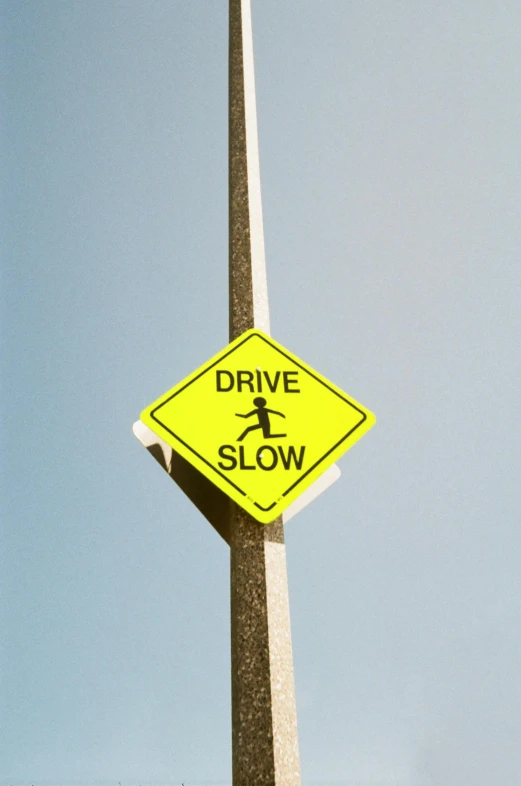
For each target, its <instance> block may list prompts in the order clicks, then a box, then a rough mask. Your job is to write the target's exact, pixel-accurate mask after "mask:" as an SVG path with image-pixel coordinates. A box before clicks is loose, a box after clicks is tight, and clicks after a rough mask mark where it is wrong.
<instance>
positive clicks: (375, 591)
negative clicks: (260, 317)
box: [0, 0, 521, 786]
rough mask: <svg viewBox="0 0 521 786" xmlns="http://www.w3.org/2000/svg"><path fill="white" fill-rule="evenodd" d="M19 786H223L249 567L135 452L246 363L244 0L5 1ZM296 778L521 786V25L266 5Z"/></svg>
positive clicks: (261, 87)
mask: <svg viewBox="0 0 521 786" xmlns="http://www.w3.org/2000/svg"><path fill="white" fill-rule="evenodd" d="M0 8H1V22H2V31H3V33H2V65H3V71H4V74H5V78H4V80H3V87H2V90H3V95H4V99H5V100H4V105H5V106H6V111H5V113H4V116H3V120H2V137H3V144H2V151H3V156H4V167H3V173H4V176H3V188H2V191H3V197H2V204H3V207H2V210H3V213H4V215H5V218H6V220H5V222H2V223H3V224H4V225H5V227H6V230H5V231H4V233H3V236H2V243H3V252H4V253H3V260H4V261H3V262H2V271H1V288H2V295H1V297H2V301H1V302H2V314H1V319H2V345H1V346H2V393H1V395H2V399H3V412H4V413H5V417H4V419H3V423H2V430H1V431H2V435H3V438H4V439H3V442H4V445H5V449H4V451H3V465H2V470H3V471H2V496H1V510H2V513H1V520H2V525H1V526H2V529H1V538H2V544H1V545H2V548H1V553H0V570H1V583H0V591H1V606H0V609H1V615H2V617H1V625H2V630H3V632H4V635H3V637H2V648H1V650H0V658H1V661H0V668H1V672H0V677H1V685H0V689H1V694H0V698H1V704H2V707H3V711H2V713H1V720H0V724H1V725H0V783H2V784H11V783H15V782H18V783H23V784H31V783H35V784H36V783H44V782H48V783H50V782H57V783H58V782H59V783H65V782H67V783H71V782H72V781H74V782H83V783H88V782H91V783H93V782H102V781H103V782H110V783H113V784H116V783H118V782H119V781H121V782H122V784H123V783H127V784H130V783H136V784H137V783H142V782H145V781H156V782H158V781H163V782H168V783H171V784H177V783H181V782H184V783H185V786H192V785H193V784H203V783H204V784H210V783H223V784H224V783H228V782H229V781H230V772H231V764H230V762H231V751H230V746H231V737H230V673H229V669H230V655H229V586H228V581H229V560H228V552H227V547H226V546H225V545H224V543H222V542H221V541H220V540H219V538H218V536H217V535H216V534H215V533H214V532H213V530H212V529H211V528H210V527H209V525H208V524H207V523H206V522H205V521H204V520H203V519H202V518H201V516H200V515H199V514H198V512H197V511H196V510H195V509H194V508H192V507H191V505H190V503H189V502H188V501H187V500H186V499H185V498H184V497H183V496H182V494H181V492H180V491H179V490H178V489H177V488H176V487H175V485H174V484H173V483H172V482H171V481H170V480H169V479H168V478H167V477H166V475H164V473H163V472H162V471H161V470H160V469H159V468H158V466H157V465H156V464H155V462H154V461H153V460H152V459H151V458H150V456H148V455H147V454H146V451H145V450H144V449H143V448H142V447H141V446H140V445H139V444H138V443H137V442H136V440H135V438H134V437H133V435H132V431H131V426H132V422H133V421H134V420H135V419H136V418H137V417H138V416H139V413H140V411H141V410H142V409H143V407H144V406H145V405H147V404H148V403H150V402H151V401H153V400H154V399H155V398H157V397H158V396H159V395H160V394H161V393H163V392H164V391H165V390H167V389H168V388H169V387H172V386H173V385H174V384H175V383H176V382H178V381H179V380H181V379H182V378H183V377H184V376H186V375H187V374H188V373H189V372H190V371H192V370H193V369H195V368H196V367H197V366H198V365H200V364H201V363H202V362H204V361H205V360H207V359H208V358H209V357H210V356H211V355H212V354H214V353H215V352H217V351H218V350H219V349H221V348H222V347H223V346H224V345H225V344H226V342H227V339H228V336H227V247H228V246H227V244H228V241H227V4H226V3H225V2H224V1H223V2H221V1H220V0H219V1H218V0H212V1H211V2H210V0H206V2H201V3H184V2H177V1H176V2H166V0H155V1H154V2H149V3H145V2H141V1H139V2H138V0H126V2H122V1H121V0H103V2H101V0H90V1H89V2H88V3H85V2H79V0H67V2H57V0H43V1H42V2H37V0H27V1H26V2H24V3H15V2H3V3H2V4H1V6H0ZM253 22H254V45H255V57H256V61H255V65H256V78H257V91H258V119H259V137H260V158H261V175H262V185H263V207H264V220H265V239H266V257H267V267H268V283H269V289H270V305H271V317H272V332H273V336H274V337H275V338H276V339H277V340H278V341H280V342H281V343H282V344H284V345H285V346H287V347H288V348H289V349H290V350H291V351H293V352H294V353H296V354H297V355H299V356H301V357H302V358H303V359H305V360H306V361H307V362H308V363H309V364H310V365H312V366H314V367H315V368H317V370H319V371H320V372H321V373H322V374H324V375H325V376H327V377H329V378H330V379H331V380H332V381H333V382H335V383H336V384H337V385H338V386H339V387H341V388H343V389H344V390H346V391H347V392H348V393H349V394H350V395H352V396H353V397H354V398H356V399H357V400H359V401H361V402H363V403H364V404H365V405H366V406H367V407H368V408H369V409H371V410H372V411H373V412H374V413H375V414H376V416H377V425H376V427H375V428H374V429H373V430H372V431H371V432H370V433H369V434H368V435H367V436H366V437H365V438H364V439H363V440H362V441H361V442H360V443H358V444H357V445H356V446H355V448H354V449H353V450H352V451H350V452H349V453H348V454H347V455H346V456H345V457H344V458H343V459H342V460H341V462H340V466H341V469H342V477H341V479H340V480H339V481H338V482H337V483H336V484H335V485H334V486H333V487H332V488H331V489H330V490H329V491H328V492H327V493H326V494H324V495H323V496H322V497H321V498H320V499H319V500H317V501H316V502H314V503H313V505H312V506H310V507H309V508H308V509H306V510H305V511H304V512H303V513H301V514H300V515H299V516H298V518H295V519H293V520H292V521H291V523H290V524H289V525H288V527H287V530H286V542H287V554H288V573H289V585H290V603H291V616H292V633H293V648H294V661H295V677H296V693H297V709H298V722H299V739H300V749H301V764H302V774H303V783H304V784H310V786H311V784H319V783H325V782H326V781H329V782H338V783H345V784H348V783H354V782H357V781H358V782H364V783H375V782H382V783H383V782H385V783H386V784H394V783H398V782H399V783H400V786H403V785H404V784H406V786H456V785H457V786H460V785H461V784H462V783H469V784H472V786H485V784H486V786H489V784H490V783H494V782H495V783H505V784H507V783H509V784H510V783H514V782H515V781H516V779H517V778H518V774H519V771H520V770H521V754H520V747H519V744H518V740H519V731H518V730H519V725H520V721H521V717H520V715H521V676H520V675H521V670H520V669H519V664H520V661H521V635H520V631H519V617H520V612H521V608H520V606H521V594H520V589H521V588H520V579H519V565H520V547H521V536H520V533H519V526H518V519H519V502H520V494H519V480H518V473H519V464H520V458H521V457H520V447H519V439H518V438H517V431H518V428H517V423H516V413H517V409H518V394H519V388H520V356H519V350H518V344H519V300H520V285H521V273H520V266H519V248H520V246H521V229H520V227H521V221H520V212H521V185H520V182H521V181H520V177H519V175H520V171H521V153H520V146H519V139H520V137H521V110H520V107H521V81H520V78H519V76H520V71H521V56H520V54H519V36H520V33H521V10H520V8H519V5H518V3H515V2H501V3H498V4H490V3H485V2H482V0H479V1H478V2H468V1H467V0H461V2H458V3H456V4H454V3H443V2H442V3H417V2H410V3H409V2H407V3H406V2H402V1H401V0H396V2H392V3H388V4H383V3H377V2H374V1H372V0H370V1H369V2H359V1H358V0H356V1H353V2H350V1H347V2H345V1H343V2H341V0H327V2H306V3H299V2H296V0H287V2H285V3H277V2H275V0H265V1H264V2H262V3H261V2H257V1H256V0H253Z"/></svg>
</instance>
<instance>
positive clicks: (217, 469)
mask: <svg viewBox="0 0 521 786" xmlns="http://www.w3.org/2000/svg"><path fill="white" fill-rule="evenodd" d="M141 420H142V422H143V423H145V425H147V426H148V427H149V428H150V429H151V430H152V431H153V432H154V433H155V434H157V435H158V436H159V437H161V439H163V440H164V441H165V442H166V443H167V444H168V445H170V446H171V447H172V448H173V449H174V450H176V451H177V452H178V453H180V454H181V455H182V456H183V457H184V458H185V459H187V461H189V462H190V463H191V464H193V465H194V466H195V467H196V468H197V469H198V470H199V471H200V472H202V473H203V475H205V476H206V477H207V478H208V479H209V480H211V481H212V483H214V484H215V485H216V486H218V487H219V488H220V489H221V490H222V491H224V492H225V493H226V494H227V495H228V496H229V497H231V498H232V499H233V500H235V501H236V502H237V503H238V504H239V505H241V506H242V507H243V508H244V509H245V510H247V511H248V513H250V514H251V515H252V516H253V517H254V518H255V519H257V520H258V521H261V522H262V523H264V524H269V523H270V522H272V521H274V519H276V518H277V516H279V515H280V514H281V513H282V511H283V510H285V509H286V508H287V507H288V506H289V505H291V503H292V502H293V501H294V500H295V499H296V498H297V497H298V496H300V494H302V492H303V491H305V489H306V488H308V487H309V486H310V485H311V484H312V483H313V482H314V481H315V480H316V479H317V478H318V477H319V476H320V475H321V474H322V473H323V472H324V471H325V470H326V469H327V468H328V467H329V466H331V465H332V464H333V463H334V462H335V461H336V460H337V458H338V457H339V456H341V455H342V454H343V453H344V452H345V451H346V450H348V448H350V447H351V446H352V445H353V444H354V443H355V442H356V441H357V440H358V439H360V437H361V436H362V435H363V434H365V432H366V431H368V430H369V429H370V428H371V426H372V425H373V424H374V422H375V417H374V415H373V414H372V413H371V412H369V410H367V409H365V407H363V406H362V405H361V404H359V403H358V402H357V401H355V400H354V399H352V398H351V397H349V396H347V395H346V394H345V393H344V392H343V391H342V390H340V389H339V388H337V387H336V386H335V385H333V384H332V383H331V382H329V381H328V380H327V379H325V377H323V376H321V375H320V374H319V373H318V372H316V371H314V369H312V368H311V367H310V366H308V365H307V364H306V363H304V362H303V361H302V360H300V359H299V358H297V357H296V356H295V355H293V354H292V353H291V352H288V350H287V349H285V348H284V347H282V346H281V345H280V344H278V343H277V342H276V341H274V340H273V339H272V338H270V337H269V336H267V335H266V334H264V333H262V332H261V331H260V330H247V331H246V332H245V333H243V334H242V335H241V336H239V337H238V338H237V339H235V341H232V342H231V344H228V346H227V347H225V348H224V349H223V350H222V351H221V352H219V353H218V354H217V355H215V356H214V357H213V358H211V359H210V360H209V361H208V362H207V363H205V364H204V365H203V366H201V367H200V368H199V369H197V371H194V372H193V374H190V375H189V376H188V377H187V378H186V379H184V380H183V381H182V382H180V383H179V384H178V385H176V386H175V387H174V388H172V389H171V390H169V391H167V392H166V393H165V394H164V395H163V396H161V397H160V398H159V399H157V401H154V403H153V404H151V405H150V406H148V407H147V408H146V409H145V410H144V411H143V412H142V413H141Z"/></svg>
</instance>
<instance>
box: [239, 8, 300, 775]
mask: <svg viewBox="0 0 521 786" xmlns="http://www.w3.org/2000/svg"><path fill="white" fill-rule="evenodd" d="M229 46H230V50H229V56H230V61H229V200H230V204H229V220H230V226H229V243H230V249H229V260H230V262H229V280H230V283H229V292H230V306H229V313H230V341H232V340H233V339H234V338H236V337H237V336H239V335H240V334H241V333H243V332H244V331H245V330H248V329H249V328H252V327H256V328H259V329H260V330H263V331H264V332H265V333H269V331H270V324H269V308H268V290H267V282H266V266H265V260H264V233H263V223H262V205H261V190H260V172H259V153H258V137H257V113H256V104H255V81H254V72H253V43H252V29H251V8H250V0H230V38H229ZM229 531H230V551H231V571H230V573H231V645H232V646H231V648H232V759H233V786H253V784H255V786H299V784H300V765H299V754H298V738H297V716H296V706H295V685H294V677H293V655H292V649H291V630H290V619H289V600H288V580H287V570H286V547H285V545H284V529H283V525H282V518H278V519H277V520H276V521H275V522H274V523H273V524H270V525H268V526H265V525H262V524H259V522H257V521H255V520H254V519H253V518H251V516H249V515H248V514H247V513H246V512H245V511H244V510H242V508H240V507H239V506H238V505H236V504H235V503H234V502H232V501H230V530H229Z"/></svg>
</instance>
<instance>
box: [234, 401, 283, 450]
mask: <svg viewBox="0 0 521 786" xmlns="http://www.w3.org/2000/svg"><path fill="white" fill-rule="evenodd" d="M253 403H254V404H255V407H256V409H252V411H251V412H248V413H247V414H246V415H240V414H239V413H238V412H236V413H235V415H236V417H238V418H251V416H252V415H257V417H258V419H259V422H258V423H257V425H256V426H248V428H247V429H246V430H245V431H243V432H242V434H241V436H240V437H239V438H238V439H237V442H242V440H243V439H244V437H245V436H246V434H249V432H250V431H255V430H256V429H258V428H261V429H262V436H263V437H264V439H273V438H274V437H286V436H287V434H272V433H271V426H270V416H269V415H268V412H271V414H272V415H280V417H281V418H285V417H286V415H283V414H282V412H277V411H276V410H275V409H268V408H267V406H266V399H265V398H262V396H258V397H257V398H254V399H253Z"/></svg>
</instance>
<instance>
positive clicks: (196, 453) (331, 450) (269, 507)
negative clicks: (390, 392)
mask: <svg viewBox="0 0 521 786" xmlns="http://www.w3.org/2000/svg"><path fill="white" fill-rule="evenodd" d="M252 338H259V339H261V340H262V341H264V342H265V343H266V344H268V346H269V347H271V349H274V350H276V351H277V352H278V353H279V354H280V355H283V356H284V357H285V358H286V359H287V360H289V361H291V363H293V364H294V365H295V366H298V367H299V368H300V369H302V371H305V372H306V374H309V376H310V377H313V379H316V381H317V382H320V384H321V385H323V386H324V387H325V388H327V389H328V390H330V391H331V393H334V395H335V396H338V398H340V399H342V401H345V403H346V404H349V406H350V407H352V408H353V409H356V411H357V412H359V413H360V414H361V416H362V419H361V420H360V422H359V423H357V424H356V426H354V427H353V428H352V429H350V430H349V431H348V432H347V434H344V436H343V437H342V439H339V440H338V442H336V443H335V444H334V445H333V447H332V448H330V449H329V450H328V451H327V452H326V453H324V455H323V456H322V457H321V458H320V459H319V460H318V461H315V463H314V464H313V466H312V467H310V468H309V469H308V470H306V472H304V473H303V474H302V475H301V476H300V478H299V479H298V480H296V481H295V483H293V484H292V485H291V486H290V487H289V488H288V489H286V491H284V492H283V494H281V497H286V496H287V495H288V494H289V493H290V491H293V489H294V488H295V487H296V486H298V484H299V483H301V482H302V481H303V480H304V478H305V477H306V475H309V473H310V472H312V471H313V470H314V469H315V468H316V467H318V465H319V464H321V463H322V462H323V461H324V459H326V458H327V457H328V456H329V455H330V453H332V452H333V451H334V450H335V449H336V448H337V447H338V446H339V445H341V444H342V442H345V440H346V439H347V438H348V437H350V436H351V434H352V433H353V432H354V431H356V429H357V428H359V427H360V426H361V425H362V423H363V422H364V421H365V420H367V415H366V414H365V412H363V411H362V410H361V409H359V408H358V407H357V406H356V405H355V404H353V403H352V402H351V401H349V399H347V398H346V397H345V396H342V395H341V394H340V393H339V392H338V391H337V390H335V389H334V388H332V387H331V386H330V385H328V384H327V383H326V382H324V381H323V380H322V379H320V378H319V377H317V376H316V374H313V373H312V372H311V371H309V370H308V369H307V368H305V366H303V365H301V364H300V363H298V362H297V361H296V360H294V359H293V358H292V357H290V355H288V354H286V352H283V351H282V349H279V347H277V346H275V345H274V344H272V343H271V341H269V340H268V339H267V338H266V337H265V336H261V335H259V334H258V333H253V334H252V335H250V336H247V337H246V338H245V339H243V340H242V341H240V342H239V343H238V344H236V345H235V346H234V347H233V348H232V349H230V350H229V351H228V352H225V353H224V355H219V357H218V358H217V360H215V361H214V362H213V363H212V364H211V366H208V367H207V368H205V369H204V371H201V373H200V374H197V376H195V377H193V379H191V380H190V381H189V382H187V383H186V385H183V387H182V388H179V390H176V392H175V393H172V395H171V396H169V397H168V398H167V399H165V400H164V401H162V402H161V404H158V405H157V407H154V409H152V410H151V411H150V417H151V418H153V420H155V421H156V423H158V424H159V425H160V426H161V428H163V429H164V430H165V431H168V433H169V434H171V435H172V436H173V437H174V439H176V440H177V441H178V442H180V443H181V444H182V445H184V446H185V448H188V450H190V451H191V452H192V453H193V454H194V455H195V456H197V458H199V459H201V461H203V462H204V463H205V464H206V465H207V466H209V467H210V469H212V470H213V471H214V472H216V473H217V475H219V477H221V478H223V480H225V481H226V482H227V483H229V484H230V486H233V488H234V489H235V490H236V491H238V492H239V493H240V494H242V495H243V497H246V496H247V494H246V492H245V491H243V490H242V489H241V488H239V486H237V485H236V484H235V483H234V482H233V481H231V480H230V478H227V477H226V475H223V473H222V472H220V471H219V470H218V469H217V468H216V467H214V465H213V464H210V462H209V461H207V460H206V459H205V458H204V456H201V454H200V453H198V452H197V451H196V450H194V449H193V448H192V447H191V446H190V445H188V443H187V442H185V441H184V440H183V439H181V437H180V436H178V435H177V434H176V433H175V432H174V431H172V430H171V429H169V428H168V426H165V424H164V423H162V422H161V421H160V420H159V418H157V417H156V414H155V413H156V412H157V411H158V410H160V409H161V407H164V405H165V404H167V403H168V402H169V401H171V400H172V399H173V398H175V397H176V396H178V395H179V394H180V393H182V392H183V390H186V388H187V387H189V386H190V385H192V384H193V383H194V382H196V380H198V379H199V377H202V376H203V375H204V374H206V372H207V371H210V369H212V368H213V367H214V366H216V365H217V364H218V363H220V362H221V361H222V360H224V358H226V357H228V355H231V354H232V353H233V352H235V350H236V349H239V347H241V346H242V345H243V344H245V343H246V342H247V341H249V340H250V339H252ZM253 504H254V505H255V507H257V508H259V510H262V511H264V512H266V511H268V510H271V509H272V508H274V507H275V505H276V504H277V500H275V502H272V503H271V505H268V507H264V506H263V505H260V504H259V503H258V502H254V503H253Z"/></svg>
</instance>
